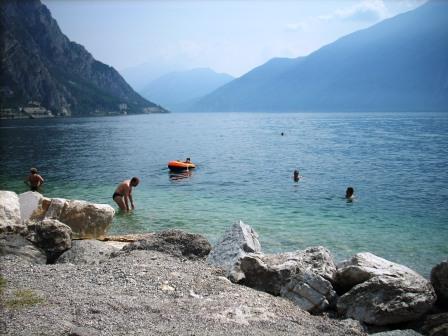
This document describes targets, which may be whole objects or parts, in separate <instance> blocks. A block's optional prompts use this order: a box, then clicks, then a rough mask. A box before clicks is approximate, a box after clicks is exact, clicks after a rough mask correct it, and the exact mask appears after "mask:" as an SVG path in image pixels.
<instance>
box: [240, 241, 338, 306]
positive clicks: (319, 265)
mask: <svg viewBox="0 0 448 336" xmlns="http://www.w3.org/2000/svg"><path fill="white" fill-rule="evenodd" d="M240 268H241V271H242V272H243V273H244V281H243V282H242V283H243V284H245V285H246V286H249V287H252V288H256V289H258V290H262V291H265V292H268V293H271V294H273V295H280V296H282V297H285V298H288V299H290V300H291V301H293V302H294V303H295V304H297V305H298V306H299V307H300V308H302V309H304V310H307V311H309V312H312V313H319V312H322V311H324V310H326V309H327V308H329V307H330V305H332V304H333V303H334V302H335V300H336V297H337V296H336V292H335V291H334V290H333V286H332V284H331V281H332V280H333V277H334V275H335V273H336V265H335V263H334V260H333V258H332V256H331V254H330V253H329V252H328V250H326V249H325V248H323V247H320V246H319V247H312V248H308V249H306V250H304V251H296V252H288V253H281V254H274V255H256V254H252V255H251V254H249V255H247V256H245V257H244V258H242V260H241V264H240Z"/></svg>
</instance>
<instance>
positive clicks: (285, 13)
mask: <svg viewBox="0 0 448 336" xmlns="http://www.w3.org/2000/svg"><path fill="white" fill-rule="evenodd" d="M424 2H425V0H358V1H352V0H297V1H295V0H287V1H285V0H277V1H275V0H263V1H258V0H241V1H238V0H232V1H224V0H222V1H221V0H202V1H189V0H165V1H143V0H128V1H120V0H112V1H106V0H96V1H95V0H93V1H87V0H43V3H44V4H45V5H46V6H47V7H48V8H49V9H50V11H51V13H52V15H53V17H54V18H55V19H56V20H57V22H58V24H59V26H60V28H61V30H62V32H63V33H64V34H65V35H66V36H67V37H68V38H69V39H70V40H72V41H75V42H77V43H79V44H82V45H83V46H84V47H85V48H86V49H87V50H88V51H89V52H90V53H91V54H92V55H93V56H94V57H95V58H96V59H97V60H99V61H101V62H103V63H106V64H108V65H111V66H113V67H114V68H116V69H117V70H119V71H120V72H126V71H127V70H130V69H132V68H134V69H138V67H139V66H140V67H142V66H145V65H146V66H147V67H148V66H149V67H153V68H154V69H158V71H159V72H163V71H166V72H170V71H175V70H188V69H193V68H197V67H207V68H211V69H213V70H214V71H216V72H220V73H227V74H230V75H232V76H235V77H238V76H241V75H242V74H244V73H246V72H248V71H250V70H251V69H253V68H254V67H256V66H259V65H261V64H263V63H265V62H266V61H268V60H269V59H271V58H274V57H289V58H295V57H299V56H305V55H308V54H310V53H311V52H313V51H315V50H317V49H319V48H320V47H322V46H323V45H326V44H328V43H331V42H333V41H335V40H337V39H338V38H340V37H342V36H344V35H347V34H349V33H351V32H354V31H356V30H360V29H364V28H367V27H369V26H372V25H373V24H375V23H378V22H379V21H382V20H384V19H387V18H388V17H392V16H395V15H397V14H399V13H402V12H405V11H409V10H411V9H414V8H416V7H417V6H419V5H421V4H423V3H424Z"/></svg>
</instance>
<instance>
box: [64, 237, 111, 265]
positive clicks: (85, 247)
mask: <svg viewBox="0 0 448 336" xmlns="http://www.w3.org/2000/svg"><path fill="white" fill-rule="evenodd" d="M116 251H118V249H117V248H115V247H112V246H110V245H107V244H105V243H103V242H100V241H98V240H93V239H89V240H73V241H72V248H71V249H69V250H67V251H65V252H64V253H63V254H62V255H61V256H60V257H59V258H58V260H57V261H56V263H57V264H61V263H72V264H75V265H82V264H87V265H96V264H100V263H101V262H103V261H104V260H106V259H108V258H109V257H110V255H111V254H112V253H113V252H116Z"/></svg>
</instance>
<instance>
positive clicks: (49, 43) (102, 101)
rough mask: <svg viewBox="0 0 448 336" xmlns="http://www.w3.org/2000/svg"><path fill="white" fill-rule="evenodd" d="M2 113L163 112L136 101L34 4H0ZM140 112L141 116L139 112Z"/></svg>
mask: <svg viewBox="0 0 448 336" xmlns="http://www.w3.org/2000/svg"><path fill="white" fill-rule="evenodd" d="M0 15H1V22H2V27H1V28H2V39H1V40H2V51H1V52H2V58H3V59H2V62H1V76H0V78H1V90H0V98H1V103H2V108H5V107H12V108H15V107H18V106H24V105H26V104H27V103H28V101H37V102H39V103H41V104H42V106H44V107H46V108H48V109H51V110H52V111H53V112H56V113H58V114H72V115H89V114H95V113H107V112H112V111H119V109H120V108H119V105H120V104H122V105H121V110H122V111H127V112H129V113H142V112H144V111H146V112H149V111H151V112H157V111H160V112H163V111H164V109H163V108H161V107H160V106H158V105H156V104H154V103H151V102H148V101H147V100H145V99H144V98H143V97H141V96H140V95H138V94H137V93H136V92H134V91H133V90H132V88H131V87H130V86H129V85H128V84H127V83H126V82H125V80H124V79H123V78H122V77H121V76H120V75H119V73H118V72H117V71H116V70H115V69H114V68H112V67H110V66H108V65H106V64H103V63H101V62H99V61H97V60H95V59H94V58H93V57H92V55H91V54H90V53H89V52H88V51H86V50H85V48H84V47H83V46H81V45H79V44H77V43H75V42H71V41H69V39H68V38H67V37H66V36H65V35H64V34H63V33H62V32H61V30H60V29H59V26H58V24H57V22H56V21H55V20H54V19H53V18H52V16H51V13H50V12H49V10H48V9H47V8H46V7H45V6H44V5H42V4H41V2H40V1H39V0H27V1H18V0H8V1H4V2H2V4H1V12H0ZM145 109H146V110H145Z"/></svg>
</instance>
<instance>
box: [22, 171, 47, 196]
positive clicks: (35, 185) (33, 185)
mask: <svg viewBox="0 0 448 336" xmlns="http://www.w3.org/2000/svg"><path fill="white" fill-rule="evenodd" d="M25 183H26V184H28V185H29V186H30V189H31V191H38V189H39V187H40V186H41V185H42V183H44V179H43V177H42V176H40V175H39V174H38V173H37V169H36V168H31V169H30V175H28V177H27V178H26V180H25Z"/></svg>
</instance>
